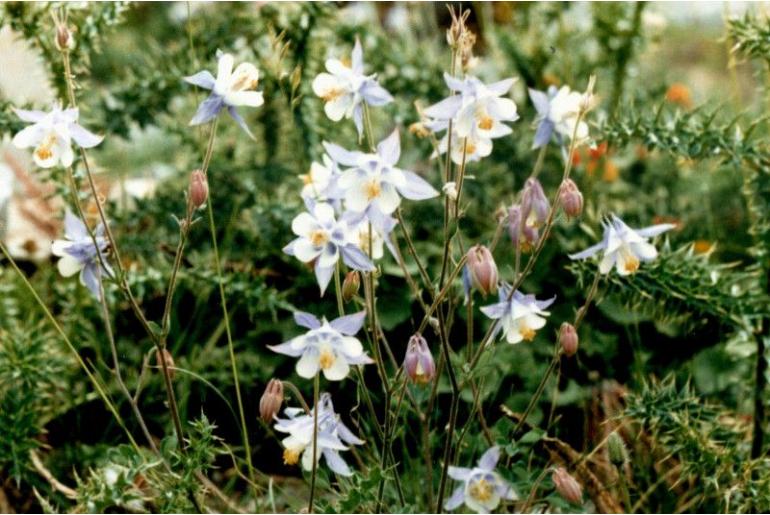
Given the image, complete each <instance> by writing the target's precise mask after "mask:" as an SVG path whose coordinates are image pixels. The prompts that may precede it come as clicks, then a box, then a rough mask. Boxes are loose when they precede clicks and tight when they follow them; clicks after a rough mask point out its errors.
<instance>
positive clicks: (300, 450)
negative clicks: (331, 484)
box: [274, 393, 364, 476]
mask: <svg viewBox="0 0 770 515" xmlns="http://www.w3.org/2000/svg"><path fill="white" fill-rule="evenodd" d="M315 409H318V431H317V437H316V452H315V454H316V462H318V461H320V459H321V457H323V458H324V460H325V461H326V464H327V465H328V466H329V468H330V469H331V470H332V471H334V472H336V473H337V474H339V475H341V476H350V475H352V474H353V472H352V471H351V470H350V467H348V464H347V463H345V460H343V459H342V457H341V456H340V451H345V450H347V449H348V448H349V447H348V445H363V443H364V441H363V440H361V439H360V438H358V437H357V436H356V435H354V434H353V432H352V431H351V430H350V429H348V427H347V426H346V425H345V424H343V423H342V421H341V420H340V416H339V415H337V414H336V413H334V406H333V405H332V399H331V396H330V395H329V394H328V393H322V394H321V396H320V397H319V399H318V406H316V407H315V408H314V410H315ZM284 413H285V414H286V416H287V418H283V419H281V418H276V423H275V426H274V427H275V430H276V431H279V432H281V433H289V436H287V437H286V438H284V439H283V440H281V444H283V447H284V450H283V462H284V463H285V464H286V465H295V464H296V463H297V462H299V461H300V456H301V457H302V468H303V469H305V470H306V471H308V472H310V471H311V470H313V425H314V424H313V417H314V413H313V410H311V411H310V413H304V412H303V410H302V409H300V408H286V409H285V410H284Z"/></svg>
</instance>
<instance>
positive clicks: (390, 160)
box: [377, 129, 401, 165]
mask: <svg viewBox="0 0 770 515" xmlns="http://www.w3.org/2000/svg"><path fill="white" fill-rule="evenodd" d="M377 154H378V155H379V156H380V158H381V159H382V160H383V161H384V162H386V163H387V164H389V165H395V164H396V163H397V162H398V158H399V156H400V155H401V141H400V139H399V134H398V129H395V130H394V131H393V132H391V133H390V135H389V136H388V137H387V138H385V139H384V140H382V141H380V143H379V144H378V145H377Z"/></svg>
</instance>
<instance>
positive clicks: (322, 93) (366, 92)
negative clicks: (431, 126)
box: [313, 39, 393, 136]
mask: <svg viewBox="0 0 770 515" xmlns="http://www.w3.org/2000/svg"><path fill="white" fill-rule="evenodd" d="M326 71H328V72H329V73H320V74H319V75H318V76H317V77H316V78H315V79H314V80H313V92H314V93H315V94H316V95H318V96H319V97H321V98H322V99H323V101H324V102H325V104H324V111H325V112H326V116H328V117H329V119H330V120H332V121H335V122H338V121H340V120H342V119H343V118H352V119H353V122H354V123H355V124H356V129H357V130H358V134H359V136H360V135H361V134H362V133H363V130H364V123H363V106H362V103H363V102H366V103H367V104H368V105H371V106H381V105H385V104H387V103H389V102H391V101H392V100H393V97H392V96H391V95H390V93H388V92H387V91H386V90H385V89H384V88H383V87H382V86H380V85H379V84H378V83H377V80H376V75H364V58H363V50H362V49H361V42H360V41H359V40H358V39H356V44H355V46H354V47H353V53H352V54H351V59H350V62H347V63H346V62H343V61H340V60H339V59H327V61H326Z"/></svg>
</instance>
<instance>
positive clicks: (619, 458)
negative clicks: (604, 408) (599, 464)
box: [607, 431, 628, 467]
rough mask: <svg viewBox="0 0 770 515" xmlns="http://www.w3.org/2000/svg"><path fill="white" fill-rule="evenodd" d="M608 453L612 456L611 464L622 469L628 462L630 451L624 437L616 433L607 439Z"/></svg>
mask: <svg viewBox="0 0 770 515" xmlns="http://www.w3.org/2000/svg"><path fill="white" fill-rule="evenodd" d="M607 453H608V454H609V455H610V463H612V464H613V465H615V466H616V467H622V466H624V465H625V464H626V462H627V461H628V451H627V450H626V443H625V442H624V441H623V437H622V436H620V435H619V434H618V433H617V431H614V432H613V433H611V434H610V436H609V437H608V438H607Z"/></svg>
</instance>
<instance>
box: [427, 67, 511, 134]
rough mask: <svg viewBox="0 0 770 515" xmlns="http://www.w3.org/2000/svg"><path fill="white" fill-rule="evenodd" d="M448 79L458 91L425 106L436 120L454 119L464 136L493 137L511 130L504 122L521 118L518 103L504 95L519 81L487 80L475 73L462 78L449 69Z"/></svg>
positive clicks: (428, 113) (445, 79)
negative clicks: (517, 109)
mask: <svg viewBox="0 0 770 515" xmlns="http://www.w3.org/2000/svg"><path fill="white" fill-rule="evenodd" d="M444 81H446V84H447V86H448V87H449V89H450V90H452V91H457V92H458V93H457V94H456V95H452V96H451V97H449V98H446V99H444V100H442V101H441V102H438V103H437V104H434V105H432V106H430V107H429V108H427V109H426V110H425V115H426V116H428V117H430V118H434V119H436V120H453V128H454V129H455V130H456V131H457V136H459V137H460V138H467V137H470V138H473V139H474V140H476V141H478V140H480V139H492V138H499V137H501V136H505V135H506V134H510V133H511V128H510V127H508V126H507V125H505V124H503V123H502V122H513V121H516V120H518V119H519V115H518V113H517V112H516V104H515V103H514V102H513V100H511V99H509V98H501V97H502V95H504V94H506V93H507V92H508V90H510V89H511V86H512V85H513V83H514V82H515V79H513V78H510V79H505V80H501V81H498V82H494V83H492V84H484V83H483V82H481V81H480V80H479V79H477V78H476V77H473V76H471V75H468V76H466V78H465V79H463V80H460V79H457V78H455V77H452V76H451V75H449V74H447V73H445V74H444Z"/></svg>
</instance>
